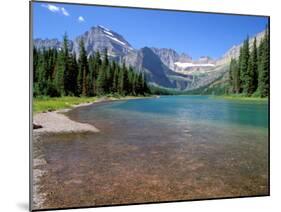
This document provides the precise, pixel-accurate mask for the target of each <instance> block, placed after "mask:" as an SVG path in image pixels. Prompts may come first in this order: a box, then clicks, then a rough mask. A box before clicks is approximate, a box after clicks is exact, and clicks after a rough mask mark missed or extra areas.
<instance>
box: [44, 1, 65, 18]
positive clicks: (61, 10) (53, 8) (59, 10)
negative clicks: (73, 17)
mask: <svg viewBox="0 0 281 212" xmlns="http://www.w3.org/2000/svg"><path fill="white" fill-rule="evenodd" d="M41 6H42V7H45V8H47V9H48V10H49V11H51V12H53V13H60V14H62V15H64V16H69V15H70V14H69V12H68V11H67V10H66V9H65V8H64V7H58V6H55V5H53V4H42V5H41Z"/></svg>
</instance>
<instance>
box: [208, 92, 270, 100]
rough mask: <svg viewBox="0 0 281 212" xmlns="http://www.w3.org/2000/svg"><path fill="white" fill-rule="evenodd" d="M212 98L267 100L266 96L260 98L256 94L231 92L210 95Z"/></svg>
mask: <svg viewBox="0 0 281 212" xmlns="http://www.w3.org/2000/svg"><path fill="white" fill-rule="evenodd" d="M212 97H213V98H221V99H228V100H239V101H260V102H267V101H268V98H267V97H266V98H261V97H256V96H245V94H231V95H220V96H212Z"/></svg>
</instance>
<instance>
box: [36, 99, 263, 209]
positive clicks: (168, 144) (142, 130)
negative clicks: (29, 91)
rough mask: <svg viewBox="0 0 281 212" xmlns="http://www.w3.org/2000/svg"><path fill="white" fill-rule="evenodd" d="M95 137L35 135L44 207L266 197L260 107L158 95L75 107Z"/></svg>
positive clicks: (75, 116)
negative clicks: (41, 155)
mask: <svg viewBox="0 0 281 212" xmlns="http://www.w3.org/2000/svg"><path fill="white" fill-rule="evenodd" d="M67 115H68V116H69V117H70V118H71V119H73V120H78V121H80V122H87V123H91V124H94V125H95V126H96V127H98V128H99V129H100V130H101V133H98V134H90V133H86V134H60V135H48V136H46V137H45V138H42V142H40V143H38V145H39V144H40V145H41V149H42V151H43V152H44V157H45V159H46V161H47V165H46V166H45V167H44V168H45V169H47V170H48V174H47V175H45V176H44V177H43V178H42V184H43V185H46V186H44V189H45V190H44V191H45V192H46V193H48V196H47V201H46V202H45V207H51V208H53V207H79V206H94V205H110V204H126V203H140V202H154V201H172V200H188V199H202V198H215V197H230V196H249V195H266V194H268V178H267V177H268V166H267V164H268V143H267V142H268V133H267V124H268V123H267V119H268V118H267V104H258V103H251V102H236V101H235V102H233V101H225V100H214V99H210V98H208V97H186V96H183V97H163V98H162V97H161V98H160V99H145V100H130V101H126V102H121V101H120V102H113V103H100V104H97V105H92V106H87V107H82V108H76V109H74V110H72V111H70V112H69V113H68V114H67Z"/></svg>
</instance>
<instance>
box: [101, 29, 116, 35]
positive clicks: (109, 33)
mask: <svg viewBox="0 0 281 212" xmlns="http://www.w3.org/2000/svg"><path fill="white" fill-rule="evenodd" d="M103 32H104V33H106V34H108V35H110V36H114V35H113V34H112V33H111V32H108V31H106V30H103Z"/></svg>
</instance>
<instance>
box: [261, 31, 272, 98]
mask: <svg viewBox="0 0 281 212" xmlns="http://www.w3.org/2000/svg"><path fill="white" fill-rule="evenodd" d="M260 51H261V53H260V57H261V58H260V64H259V65H260V68H259V83H258V84H259V91H260V95H261V97H266V96H268V95H269V33H268V29H266V32H265V36H264V39H263V41H262V48H261V50H260Z"/></svg>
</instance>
